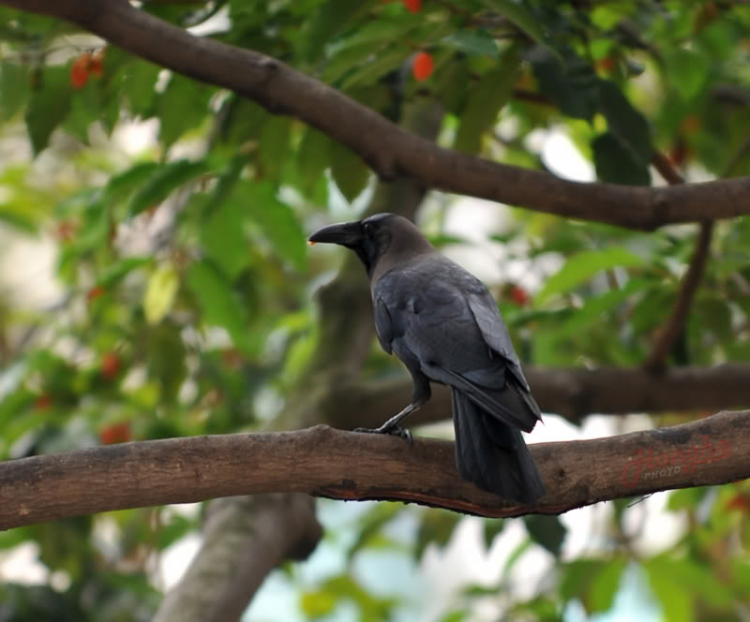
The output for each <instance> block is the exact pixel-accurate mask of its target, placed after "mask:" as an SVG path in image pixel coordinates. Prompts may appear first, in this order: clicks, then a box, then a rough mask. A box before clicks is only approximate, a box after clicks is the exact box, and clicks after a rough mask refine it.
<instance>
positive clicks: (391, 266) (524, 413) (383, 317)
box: [309, 213, 545, 503]
mask: <svg viewBox="0 0 750 622" xmlns="http://www.w3.org/2000/svg"><path fill="white" fill-rule="evenodd" d="M309 241H310V243H311V244H315V243H317V242H326V243H332V244H339V245H341V246H345V247H347V248H349V249H351V250H353V251H354V252H355V253H356V254H357V256H358V257H359V259H360V260H361V262H362V263H363V264H364V267H365V270H366V271H367V275H368V277H369V279H370V291H371V294H372V304H373V310H374V316H375V329H376V332H377V336H378V340H379V341H380V345H381V346H382V347H383V350H385V351H386V352H387V353H388V354H392V353H395V354H396V356H397V357H398V358H399V359H400V360H401V361H402V362H403V363H404V365H405V366H406V368H407V369H408V370H409V373H410V374H411V377H412V385H413V389H412V391H413V392H412V401H411V404H409V405H408V406H407V407H406V408H404V409H403V410H402V411H401V412H400V413H398V414H397V415H395V416H394V417H391V418H390V419H388V421H386V422H385V423H384V424H383V425H382V426H380V427H379V428H376V429H373V430H369V429H363V428H359V429H358V431H364V432H374V433H382V434H396V435H399V436H402V437H406V438H410V435H409V432H408V431H407V430H405V429H403V428H401V427H400V425H399V424H400V423H401V421H402V420H403V419H404V418H405V417H406V416H407V415H409V414H410V413H413V412H414V411H415V410H417V409H418V408H419V407H420V406H422V405H424V404H425V403H426V402H427V401H428V400H429V399H430V395H431V391H430V382H437V383H440V384H444V385H447V386H448V387H450V390H451V397H452V404H453V424H454V428H455V434H456V466H457V468H458V472H459V474H460V475H461V477H463V478H464V479H465V480H467V481H469V482H472V483H473V484H475V485H476V486H478V487H479V488H481V489H483V490H486V491H488V492H492V493H495V494H497V495H499V496H501V497H503V498H505V499H509V500H512V501H517V502H523V503H533V502H534V501H536V500H538V499H539V498H540V497H541V496H542V495H543V494H544V493H545V488H544V484H543V483H542V480H541V477H540V475H539V471H538V470H537V467H536V465H535V464H534V461H533V459H532V457H531V454H530V453H529V450H528V448H527V447H526V443H525V442H524V440H523V436H522V435H521V430H523V431H524V432H530V431H531V430H532V429H533V427H534V425H535V424H536V422H537V421H539V420H540V419H541V413H540V411H539V407H538V406H537V404H536V402H535V401H534V398H533V397H532V396H531V391H530V389H529V385H528V383H527V382H526V378H524V375H523V372H522V371H521V365H520V363H519V361H518V357H517V356H516V353H515V351H514V350H513V344H512V343H511V340H510V336H509V335H508V330H507V328H506V327H505V324H504V322H503V320H502V318H501V316H500V312H499V310H498V308H497V305H496V304H495V301H494V299H493V298H492V296H491V294H490V293H489V291H488V290H487V288H486V287H485V286H484V284H483V283H482V282H481V281H479V280H478V279H477V278H476V277H474V276H473V275H471V274H470V273H468V272H467V271H466V270H464V269H463V268H461V267H460V266H459V265H458V264H456V263H454V262H453V261H451V260H450V259H448V258H447V257H444V256H443V255H441V254H440V253H438V252H437V251H436V250H435V248H434V247H433V246H432V244H430V242H429V241H428V240H427V239H426V238H425V237H424V236H423V235H422V234H421V232H420V231H419V229H417V227H416V226H415V225H414V224H412V223H411V221H409V220H408V219H406V218H404V217H402V216H398V215H395V214H389V213H383V214H376V215H374V216H370V217H369V218H365V219H364V220H361V221H355V222H346V223H340V224H335V225H330V226H328V227H323V228H322V229H319V230H318V231H316V232H315V233H313V234H312V235H311V236H310V238H309Z"/></svg>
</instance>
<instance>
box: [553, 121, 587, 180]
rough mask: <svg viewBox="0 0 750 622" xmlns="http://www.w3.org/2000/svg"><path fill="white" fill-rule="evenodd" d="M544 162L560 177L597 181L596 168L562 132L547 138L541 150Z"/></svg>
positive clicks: (554, 132) (556, 132)
mask: <svg viewBox="0 0 750 622" xmlns="http://www.w3.org/2000/svg"><path fill="white" fill-rule="evenodd" d="M541 156H542V162H544V165H545V166H546V167H547V168H548V169H549V170H550V171H552V172H553V173H554V174H555V175H557V176H558V177H562V178H563V179H570V180H572V181H596V172H595V171H594V166H593V164H591V162H589V161H588V160H587V159H586V158H584V157H583V155H581V152H580V151H579V150H578V148H577V147H576V146H575V144H574V143H573V141H572V140H570V138H569V137H568V136H567V134H565V133H564V132H562V131H553V132H550V133H549V134H548V135H547V136H546V140H545V141H544V143H543V146H542V149H541Z"/></svg>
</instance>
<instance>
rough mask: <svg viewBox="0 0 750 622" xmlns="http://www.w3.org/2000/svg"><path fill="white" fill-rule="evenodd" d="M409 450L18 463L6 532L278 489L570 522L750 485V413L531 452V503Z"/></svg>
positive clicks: (301, 448) (149, 447)
mask: <svg viewBox="0 0 750 622" xmlns="http://www.w3.org/2000/svg"><path fill="white" fill-rule="evenodd" d="M405 442H406V441H404V440H402V439H399V438H394V437H389V436H380V435H369V434H357V433H351V432H342V431H339V430H334V429H333V428H329V427H327V426H316V427H314V428H308V429H306V430H301V431H298V432H276V433H267V434H234V435H227V436H203V437H196V438H179V439H169V440H158V441H144V442H138V443H125V444H123V445H115V446H109V447H97V448H92V449H84V450H80V451H74V452H70V453H67V454H59V455H45V456H34V457H31V458H23V459H20V460H13V461H8V462H4V463H2V464H0V481H2V482H3V487H2V488H0V529H9V528H12V527H19V526H21V525H30V524H34V523H40V522H45V521H52V520H59V519H61V518H66V517H70V516H77V515H82V514H91V513H95V512H104V511H110V510H118V509H124V508H135V507H144V506H150V505H161V504H167V503H190V502H196V501H202V500H205V499H209V498H215V497H222V496H234V495H249V494H264V493H272V492H296V493H307V494H311V495H315V496H325V497H330V498H333V499H348V500H365V499H379V500H389V501H404V502H411V503H418V504H422V505H430V506H437V507H443V508H448V509H451V510H456V511H459V512H466V513H470V514H478V515H481V516H490V517H506V516H520V515H523V514H528V513H532V512H534V513H544V514H559V513H562V512H566V511H568V510H572V509H574V508H578V507H582V506H584V505H590V504H592V503H596V502H598V501H605V500H609V499H618V498H624V497H633V496H637V495H643V494H649V493H653V492H658V491H660V490H668V489H673V488H686V487H691V486H707V485H716V484H724V483H728V482H733V481H736V480H738V479H743V478H747V477H750V453H749V452H747V447H748V445H749V444H750V411H737V412H723V413H719V414H717V415H714V416H713V417H709V418H706V419H701V420H698V421H694V422H692V423H686V424H682V425H678V426H674V427H670V428H660V429H656V430H648V431H644V432H635V433H632V434H625V435H620V436H615V437H611V438H606V439H595V440H589V441H571V442H563V443H541V444H536V445H531V446H530V449H531V453H532V455H533V456H534V460H535V461H536V463H537V464H538V466H539V470H540V472H541V474H542V478H543V479H544V481H545V482H546V484H547V489H548V490H549V491H550V492H549V493H548V494H547V495H546V496H545V497H543V498H542V499H541V500H540V501H539V502H538V503H537V504H534V505H531V506H523V505H515V504H508V503H506V502H504V501H503V500H501V499H499V498H498V497H496V496H495V495H492V494H489V493H486V492H484V491H481V490H479V489H478V488H476V487H475V486H473V485H472V484H469V483H468V482H465V481H464V480H462V479H460V478H459V476H458V474H457V472H456V469H455V459H454V447H453V443H450V442H446V441H437V440H425V439H418V440H415V441H414V442H413V443H412V444H411V445H405ZM594 465H595V468H592V466H594Z"/></svg>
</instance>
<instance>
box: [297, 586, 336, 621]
mask: <svg viewBox="0 0 750 622" xmlns="http://www.w3.org/2000/svg"><path fill="white" fill-rule="evenodd" d="M337 604H338V599H337V598H336V595H334V594H331V592H329V591H327V590H319V591H317V592H302V594H301V595H300V600H299V605H300V609H302V613H304V614H305V616H306V617H308V618H313V619H314V618H322V617H323V616H327V615H330V614H331V613H333V610H334V609H336V605H337Z"/></svg>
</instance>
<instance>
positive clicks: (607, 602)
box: [586, 559, 627, 613]
mask: <svg viewBox="0 0 750 622" xmlns="http://www.w3.org/2000/svg"><path fill="white" fill-rule="evenodd" d="M626 567H627V562H626V561H625V560H624V559H613V560H612V561H610V562H608V563H606V564H605V565H604V567H603V568H602V569H601V570H600V571H599V572H597V573H596V575H595V577H594V580H593V581H592V582H591V589H590V591H589V595H588V598H587V599H586V611H587V612H588V613H598V612H603V611H609V610H610V609H611V608H612V604H613V603H614V601H615V596H616V595H617V591H618V590H619V588H620V581H621V579H622V574H623V572H624V571H625V568H626Z"/></svg>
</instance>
